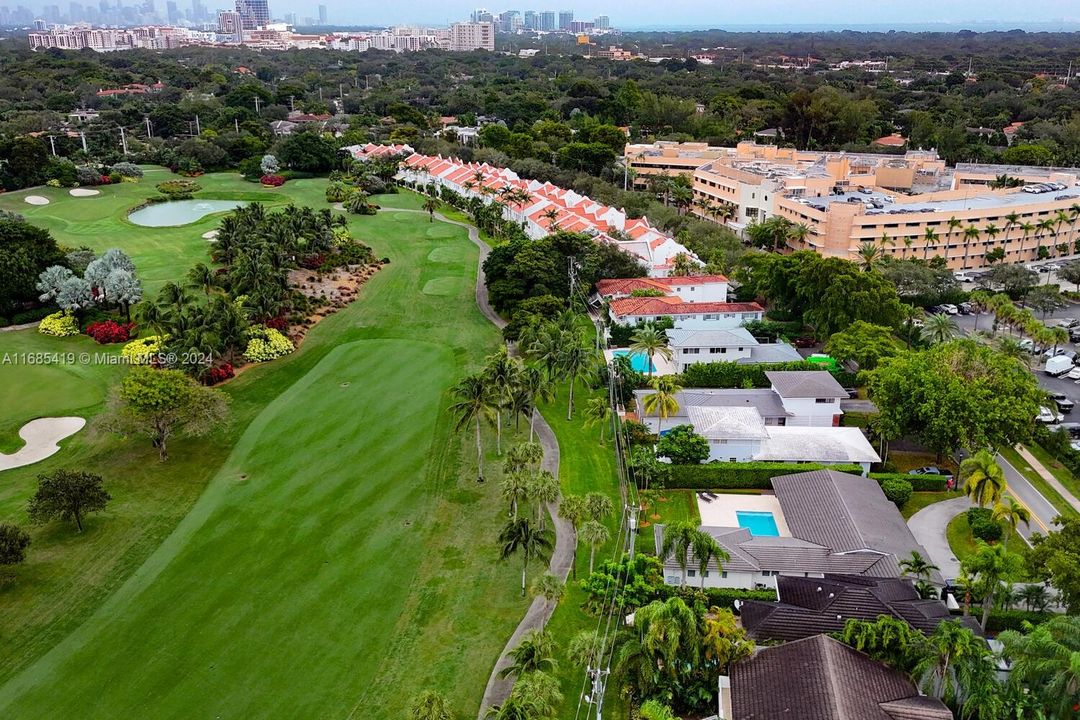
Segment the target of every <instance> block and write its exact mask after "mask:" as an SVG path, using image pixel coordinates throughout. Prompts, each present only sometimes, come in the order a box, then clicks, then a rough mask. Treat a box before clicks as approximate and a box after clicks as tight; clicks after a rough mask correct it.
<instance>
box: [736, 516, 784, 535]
mask: <svg viewBox="0 0 1080 720" xmlns="http://www.w3.org/2000/svg"><path fill="white" fill-rule="evenodd" d="M735 517H736V518H738V520H739V527H741V528H746V529H747V530H749V531H750V534H751V535H753V536H754V537H779V536H780V528H778V527H777V526H776V518H775V517H774V516H773V514H772V513H771V512H757V511H751V510H736V511H735Z"/></svg>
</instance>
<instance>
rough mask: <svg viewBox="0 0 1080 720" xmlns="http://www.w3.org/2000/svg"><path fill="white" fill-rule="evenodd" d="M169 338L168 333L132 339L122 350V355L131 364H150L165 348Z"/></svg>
mask: <svg viewBox="0 0 1080 720" xmlns="http://www.w3.org/2000/svg"><path fill="white" fill-rule="evenodd" d="M168 339H169V336H168V335H149V336H147V337H144V338H139V339H138V340H132V341H131V342H129V343H128V344H127V345H125V346H124V349H123V350H121V351H120V357H122V358H124V360H126V361H127V362H128V363H129V364H130V365H148V364H149V363H150V362H152V361H153V360H154V358H155V357H156V356H157V355H158V354H159V353H161V352H162V351H163V350H164V349H165V342H166V341H167V340H168Z"/></svg>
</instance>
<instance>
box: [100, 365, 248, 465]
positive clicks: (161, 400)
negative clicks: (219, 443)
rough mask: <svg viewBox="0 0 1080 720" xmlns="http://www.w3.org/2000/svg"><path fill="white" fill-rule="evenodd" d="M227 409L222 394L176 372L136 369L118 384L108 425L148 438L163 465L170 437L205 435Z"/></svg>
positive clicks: (218, 422)
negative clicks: (180, 434) (178, 434)
mask: <svg viewBox="0 0 1080 720" xmlns="http://www.w3.org/2000/svg"><path fill="white" fill-rule="evenodd" d="M228 409H229V403H228V397H227V396H226V395H225V394H224V393H222V392H221V391H220V390H212V389H210V388H207V387H203V386H202V385H199V384H198V383H197V382H195V381H194V380H192V379H191V378H189V377H188V376H187V375H185V374H184V373H182V372H180V371H178V370H166V369H160V370H159V369H155V368H151V367H147V366H137V367H133V368H132V369H131V370H130V371H129V372H128V374H127V375H125V376H124V379H123V380H122V381H121V382H120V388H119V391H118V392H116V393H115V395H114V397H113V402H112V408H111V411H110V415H109V420H108V424H109V425H111V426H112V427H114V428H115V429H117V430H120V431H121V432H130V433H138V434H141V435H146V436H148V437H149V438H150V440H151V442H152V443H153V445H154V447H156V448H157V450H158V458H159V459H160V460H161V462H165V461H166V460H168V459H169V452H168V441H169V439H170V438H171V437H172V436H173V435H174V434H176V433H177V432H182V433H184V434H186V435H189V436H192V437H196V436H199V435H205V434H206V433H208V432H210V431H212V430H214V429H215V428H218V427H220V426H221V425H222V424H224V422H225V421H226V418H227V417H228Z"/></svg>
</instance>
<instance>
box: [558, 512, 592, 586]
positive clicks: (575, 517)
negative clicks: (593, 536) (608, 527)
mask: <svg viewBox="0 0 1080 720" xmlns="http://www.w3.org/2000/svg"><path fill="white" fill-rule="evenodd" d="M588 516H589V511H588V508H587V507H586V506H585V497H584V496H583V495H564V496H563V499H562V501H561V502H559V517H561V518H562V519H563V520H565V521H566V522H568V523H570V526H571V527H572V528H573V529H574V557H573V559H572V561H571V563H570V567H571V568H572V569H573V573H574V579H575V580H576V579H577V549H578V540H579V539H580V538H578V537H577V532H578V529H579V528H580V527H581V523H583V522H585V518H587V517H588Z"/></svg>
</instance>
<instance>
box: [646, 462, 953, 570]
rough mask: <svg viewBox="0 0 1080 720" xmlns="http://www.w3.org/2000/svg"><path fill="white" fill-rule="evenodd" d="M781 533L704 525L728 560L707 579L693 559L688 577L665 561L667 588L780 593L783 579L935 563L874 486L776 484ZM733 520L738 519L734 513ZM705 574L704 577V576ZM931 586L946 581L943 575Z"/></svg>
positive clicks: (826, 481)
mask: <svg viewBox="0 0 1080 720" xmlns="http://www.w3.org/2000/svg"><path fill="white" fill-rule="evenodd" d="M772 487H773V492H774V494H775V511H774V512H773V514H774V515H775V516H776V517H775V521H776V528H777V529H776V533H775V534H773V535H755V534H754V533H753V532H752V528H748V527H742V526H737V525H735V524H734V523H732V525H725V526H710V525H703V526H701V530H703V531H704V532H707V533H708V534H709V535H711V536H712V537H713V538H715V539H716V541H717V543H718V544H719V545H720V547H722V548H723V549H724V550H725V551H726V552H727V554H728V555H729V556H730V559H729V560H727V561H726V562H723V563H717V562H716V560H715V559H712V560H710V561H709V563H708V565H707V566H706V570H705V571H704V573H701V570H700V568H699V566H698V562H697V559H696V558H695V557H694V555H693V553H692V552H691V553H689V555H688V556H687V569H686V571H685V574H684V572H683V569H682V567H681V566H680V565H679V562H678V559H677V558H676V557H675V556H674V555H671V556H669V557H666V558H663V560H664V578H665V581H666V582H667V583H668V584H671V585H678V584H681V583H682V582H683V581H684V580H685V581H686V582H687V583H688V584H695V585H697V584H701V585H704V586H705V587H731V588H757V587H762V588H774V587H776V585H777V578H778V577H779V576H785V575H786V576H794V577H799V578H823V577H825V576H826V575H857V576H866V577H876V578H898V577H900V576H901V574H902V573H901V570H900V560H902V559H903V558H906V557H909V556H910V555H911V553H912V552H913V551H914V552H918V553H919V554H920V555H922V556H923V557H929V554H928V553H927V552H926V549H925V548H923V547H922V546H921V545H919V543H918V542H917V541H916V540H915V536H914V535H912V534H911V530H910V529H908V526H907V523H905V522H904V518H903V517H902V516H901V515H900V511H899V510H897V508H896V506H895V505H894V504H893V503H892V502H890V501H889V500H888V498H886V497H885V493H884V492H883V491H882V489H881V486H880V485H879V484H878V482H877V481H876V480H872V479H870V478H865V477H860V476H858V475H850V474H848V473H841V472H836V471H834V470H814V471H811V472H805V473H797V474H794V475H781V476H779V477H775V478H773V479H772ZM740 497H741V496H738V495H724V494H719V495H717V496H716V499H715V500H713V501H712V502H718V503H729V504H736V503H738V502H739V499H740ZM733 515H737V513H734V514H733ZM653 540H654V543H655V549H656V554H657V555H661V554H662V552H661V549H662V547H663V544H664V525H663V524H656V525H654V526H653ZM699 573H700V574H699ZM932 579H933V580H935V581H937V582H940V581H941V578H940V576H938V575H936V574H935V576H934V577H933V578H932Z"/></svg>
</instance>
